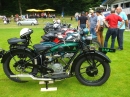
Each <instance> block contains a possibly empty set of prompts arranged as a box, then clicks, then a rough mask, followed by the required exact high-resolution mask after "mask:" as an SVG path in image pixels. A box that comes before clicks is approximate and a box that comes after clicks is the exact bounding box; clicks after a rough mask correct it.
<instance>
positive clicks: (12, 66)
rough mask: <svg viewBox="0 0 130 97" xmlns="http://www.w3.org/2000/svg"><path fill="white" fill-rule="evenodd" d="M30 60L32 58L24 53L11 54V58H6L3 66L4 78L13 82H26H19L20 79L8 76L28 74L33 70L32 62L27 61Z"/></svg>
mask: <svg viewBox="0 0 130 97" xmlns="http://www.w3.org/2000/svg"><path fill="white" fill-rule="evenodd" d="M32 58H33V57H32V56H31V55H30V54H29V53H27V52H24V51H20V52H12V56H8V57H7V59H6V61H5V62H4V64H3V70H4V72H5V74H6V76H7V77H8V78H9V79H11V80H13V81H15V82H27V81H25V80H21V79H20V78H15V77H10V76H11V75H17V74H29V73H30V72H31V71H32V68H33V61H32V60H31V61H29V62H27V61H28V60H30V59H32Z"/></svg>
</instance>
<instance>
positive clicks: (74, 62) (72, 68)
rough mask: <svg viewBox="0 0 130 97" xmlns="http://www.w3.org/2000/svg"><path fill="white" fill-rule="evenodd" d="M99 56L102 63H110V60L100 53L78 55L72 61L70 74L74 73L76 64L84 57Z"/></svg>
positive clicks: (89, 52) (90, 52) (92, 52)
mask: <svg viewBox="0 0 130 97" xmlns="http://www.w3.org/2000/svg"><path fill="white" fill-rule="evenodd" d="M91 55H92V56H99V57H101V58H102V59H103V60H104V61H106V62H107V63H111V60H110V59H109V58H108V57H107V56H106V55H105V54H104V53H102V52H99V51H87V52H84V53H81V54H79V55H78V56H77V57H76V58H75V59H74V61H73V64H72V67H71V72H73V71H74V69H75V66H76V63H77V62H78V61H79V59H81V58H83V57H85V56H91Z"/></svg>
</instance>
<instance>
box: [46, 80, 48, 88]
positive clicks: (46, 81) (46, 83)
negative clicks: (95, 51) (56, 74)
mask: <svg viewBox="0 0 130 97" xmlns="http://www.w3.org/2000/svg"><path fill="white" fill-rule="evenodd" d="M45 83H46V89H48V81H45Z"/></svg>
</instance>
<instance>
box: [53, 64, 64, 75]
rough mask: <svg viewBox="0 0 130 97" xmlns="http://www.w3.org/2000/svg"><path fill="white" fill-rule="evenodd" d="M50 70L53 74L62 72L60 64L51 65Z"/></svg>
mask: <svg viewBox="0 0 130 97" xmlns="http://www.w3.org/2000/svg"><path fill="white" fill-rule="evenodd" d="M51 68H52V69H53V70H54V73H62V72H63V66H62V64H60V63H54V64H51Z"/></svg>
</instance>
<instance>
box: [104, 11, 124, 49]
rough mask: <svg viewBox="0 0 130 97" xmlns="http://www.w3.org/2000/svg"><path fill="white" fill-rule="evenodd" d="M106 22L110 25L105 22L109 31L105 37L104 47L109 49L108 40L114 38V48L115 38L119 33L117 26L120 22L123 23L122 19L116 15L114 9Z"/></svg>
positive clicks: (112, 44)
mask: <svg viewBox="0 0 130 97" xmlns="http://www.w3.org/2000/svg"><path fill="white" fill-rule="evenodd" d="M105 21H107V22H108V23H106V22H105V24H106V25H107V27H108V30H107V33H106V37H105V42H104V47H107V44H108V40H109V38H110V36H112V42H111V48H114V44H115V38H116V36H117V31H118V27H117V24H118V21H122V18H121V17H120V16H118V15H116V14H115V9H112V10H111V14H110V15H108V16H107V17H106V18H105ZM121 26H122V25H121Z"/></svg>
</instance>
